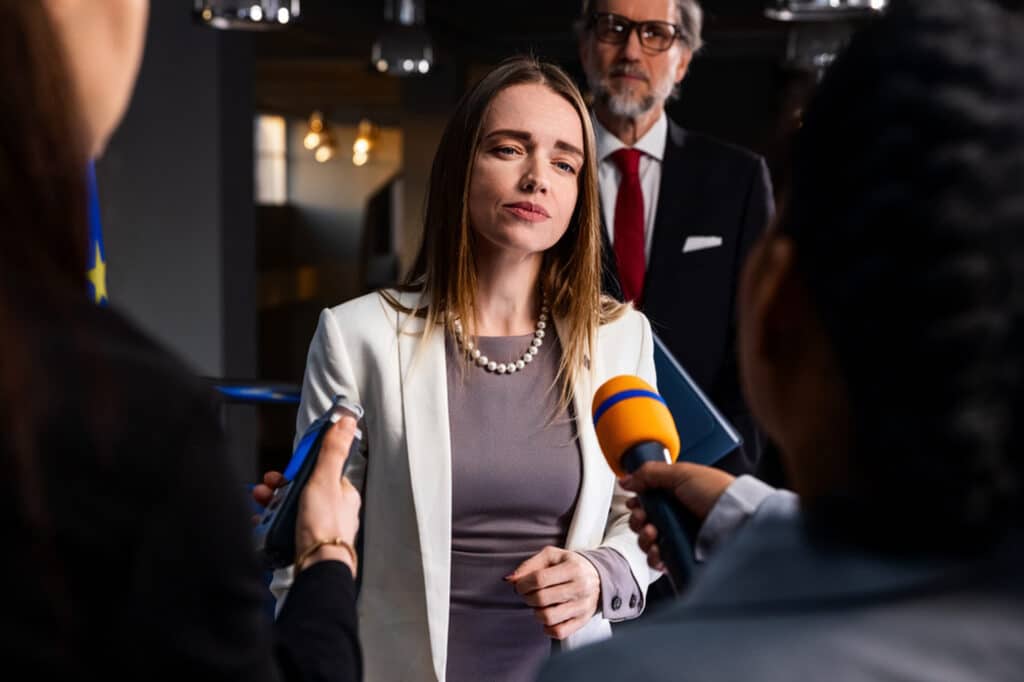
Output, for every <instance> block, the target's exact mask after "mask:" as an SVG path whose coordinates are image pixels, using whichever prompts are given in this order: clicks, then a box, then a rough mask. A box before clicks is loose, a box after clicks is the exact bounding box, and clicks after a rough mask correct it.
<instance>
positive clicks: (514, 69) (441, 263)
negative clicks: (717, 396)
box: [382, 57, 626, 407]
mask: <svg viewBox="0 0 1024 682" xmlns="http://www.w3.org/2000/svg"><path fill="white" fill-rule="evenodd" d="M523 84H540V85H544V86H546V87H548V88H549V89H550V90H551V91H552V92H554V93H555V94H557V95H560V96H561V97H563V98H564V99H565V100H566V101H567V102H569V104H571V105H572V106H573V108H574V109H575V110H576V113H577V115H578V116H579V120H580V125H581V126H582V127H583V151H584V156H585V159H584V161H583V166H582V168H581V169H580V174H579V180H578V182H579V195H578V199H577V202H576V209H575V211H574V212H573V216H572V219H571V220H570V222H569V227H568V229H567V230H566V232H565V234H564V235H563V236H562V238H561V239H560V240H559V241H558V243H556V244H555V245H554V246H553V247H551V248H550V249H548V251H546V252H545V253H544V263H543V265H542V268H541V275H540V278H541V281H540V284H541V287H542V291H543V293H544V295H545V296H546V297H547V300H548V302H549V305H550V307H551V313H552V315H553V316H554V317H555V318H556V319H557V320H558V321H559V326H560V328H561V330H562V335H561V336H560V338H559V341H560V342H561V345H562V357H561V360H560V361H559V368H558V374H557V379H556V382H557V383H559V384H560V386H561V401H560V404H561V406H562V407H567V406H568V405H569V404H570V402H571V399H572V387H573V386H574V385H575V383H576V379H577V377H578V376H579V374H580V372H581V371H583V370H585V369H586V368H588V367H589V366H590V357H591V356H592V355H593V352H594V343H595V340H596V337H597V328H598V326H599V325H600V324H604V323H605V322H608V321H611V320H613V319H615V318H617V317H619V316H620V315H621V314H622V313H623V312H624V311H625V310H626V306H625V305H623V304H621V303H618V302H617V301H615V300H614V299H611V298H609V297H606V296H603V295H602V294H601V232H600V230H601V222H600V218H599V216H600V213H599V206H600V204H599V199H598V193H597V160H596V143H595V142H594V130H593V126H592V125H591V122H590V114H589V113H588V111H587V106H586V104H585V103H584V101H583V97H582V95H580V92H579V89H578V88H577V87H576V85H575V84H574V83H573V81H572V79H571V78H570V77H569V76H568V74H566V73H565V72H564V71H563V70H562V69H560V68H559V67H557V66H555V65H554V64H550V63H546V62H542V61H539V60H537V59H535V58H533V57H513V58H510V59H507V60H505V61H504V62H502V63H501V64H499V65H498V66H497V67H496V68H495V69H494V70H493V71H491V72H490V73H489V74H487V75H486V76H484V78H483V79H481V80H480V81H479V82H478V83H477V84H476V85H474V86H473V87H472V88H471V89H470V90H469V92H467V93H466V94H465V95H464V96H463V97H462V99H461V100H460V101H459V104H458V106H457V107H456V109H455V113H454V114H453V115H452V118H451V120H450V121H449V122H448V125H447V126H446V127H445V130H444V134H443V135H442V137H441V142H440V144H439V145H438V149H437V153H436V154H435V156H434V163H433V166H432V167H431V171H430V186H429V190H428V193H427V207H426V218H425V221H424V226H423V241H422V244H421V245H420V250H419V253H418V255H417V256H416V261H415V262H414V264H413V267H412V269H411V270H410V272H409V275H408V276H407V278H406V281H405V283H404V284H403V285H402V286H401V287H399V290H401V291H422V292H425V295H426V297H427V300H426V301H425V302H424V303H425V306H424V307H423V308H421V309H419V310H409V309H407V308H405V306H403V305H402V304H401V303H400V302H399V301H398V300H397V299H396V298H395V297H394V296H392V295H390V294H389V293H388V292H382V295H383V296H384V297H385V299H386V300H387V301H388V302H389V303H390V304H391V305H392V306H393V307H394V308H396V309H397V310H400V311H403V312H408V313H414V314H418V315H420V316H424V317H426V325H425V328H424V335H428V334H430V333H431V332H432V331H433V330H434V328H435V326H436V325H438V324H442V325H444V326H445V328H446V329H447V330H448V332H449V333H450V334H454V327H453V324H454V320H455V319H459V320H462V326H463V329H464V332H465V333H466V334H467V335H468V336H469V337H470V338H473V337H474V333H473V325H474V319H475V318H474V315H473V308H474V301H475V297H476V289H477V272H476V258H475V248H476V246H475V245H476V238H475V233H474V232H473V229H472V228H471V227H470V220H469V186H470V178H471V177H472V173H473V164H474V162H475V159H476V156H477V149H478V147H479V144H480V137H481V129H482V128H483V122H484V120H485V118H486V115H487V111H488V109H489V108H490V106H491V103H492V102H493V101H494V98H495V97H496V96H497V95H498V93H500V92H501V91H502V90H504V89H505V88H508V87H510V86H513V85H523ZM467 360H468V355H467Z"/></svg>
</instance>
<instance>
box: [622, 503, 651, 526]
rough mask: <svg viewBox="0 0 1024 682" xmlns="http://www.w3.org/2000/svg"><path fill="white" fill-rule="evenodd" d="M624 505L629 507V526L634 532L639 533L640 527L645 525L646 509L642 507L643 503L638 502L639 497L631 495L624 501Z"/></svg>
mask: <svg viewBox="0 0 1024 682" xmlns="http://www.w3.org/2000/svg"><path fill="white" fill-rule="evenodd" d="M626 506H627V507H629V509H630V512H629V528H630V530H632V531H633V532H634V533H639V532H640V529H641V528H643V527H644V526H645V525H647V510H646V509H644V506H643V504H641V503H640V500H639V498H636V497H632V498H630V499H629V500H627V501H626Z"/></svg>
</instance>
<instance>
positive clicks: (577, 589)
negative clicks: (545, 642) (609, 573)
mask: <svg viewBox="0 0 1024 682" xmlns="http://www.w3.org/2000/svg"><path fill="white" fill-rule="evenodd" d="M505 580H508V581H509V582H511V583H512V584H513V585H514V586H515V588H516V592H518V593H519V594H521V595H522V596H523V600H524V601H525V602H526V603H527V604H528V605H530V606H531V607H533V612H534V614H536V616H537V620H539V621H540V622H541V624H542V625H543V626H544V632H545V634H547V635H548V636H549V637H554V638H555V639H565V638H566V637H568V636H569V635H571V634H572V633H574V632H576V631H577V630H579V629H580V628H581V627H583V626H584V625H585V624H586V623H587V621H589V620H590V619H591V617H592V616H593V615H594V614H595V613H597V606H598V601H599V599H600V597H601V578H600V577H599V576H598V573H597V569H596V568H594V565H593V564H592V563H590V562H589V561H588V560H587V559H586V558H584V557H583V556H582V555H581V554H577V553H576V552H570V551H568V550H564V549H559V548H558V547H545V548H544V549H542V550H541V551H539V552H537V553H536V554H534V555H533V556H532V557H530V558H529V559H527V560H526V561H524V562H523V563H521V564H520V565H519V567H518V568H516V570H515V571H513V572H512V573H511V574H510V575H508V576H506V577H505Z"/></svg>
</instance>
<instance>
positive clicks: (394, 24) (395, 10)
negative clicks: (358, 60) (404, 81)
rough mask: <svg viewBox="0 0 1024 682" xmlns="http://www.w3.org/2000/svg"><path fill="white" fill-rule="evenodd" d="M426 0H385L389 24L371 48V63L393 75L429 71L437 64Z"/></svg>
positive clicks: (410, 74) (382, 71) (385, 14)
mask: <svg viewBox="0 0 1024 682" xmlns="http://www.w3.org/2000/svg"><path fill="white" fill-rule="evenodd" d="M425 13H426V10H425V7H424V0H385V6H384V17H385V19H387V21H388V25H387V26H386V27H385V29H384V31H383V32H382V33H381V34H380V36H379V37H378V38H377V40H376V41H375V42H374V44H373V48H372V50H371V51H370V63H371V65H372V66H373V67H374V68H375V69H376V70H377V71H379V72H381V73H389V74H391V75H393V76H415V75H417V74H420V75H422V74H426V73H429V72H430V70H431V69H432V68H433V66H434V47H433V44H432V43H431V40H430V34H429V33H428V32H427V30H426V28H425V27H424V22H425Z"/></svg>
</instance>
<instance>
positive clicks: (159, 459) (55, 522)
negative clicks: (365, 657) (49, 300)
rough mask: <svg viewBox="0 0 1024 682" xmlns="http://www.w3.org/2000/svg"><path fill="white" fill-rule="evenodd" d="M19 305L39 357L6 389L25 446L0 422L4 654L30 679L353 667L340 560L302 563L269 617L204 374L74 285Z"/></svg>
mask: <svg viewBox="0 0 1024 682" xmlns="http://www.w3.org/2000/svg"><path fill="white" fill-rule="evenodd" d="M24 307H25V310H23V311H21V312H23V313H24V314H23V316H22V317H21V318H19V320H18V321H19V323H21V322H24V326H25V329H26V331H27V338H28V343H25V344H21V345H22V346H24V347H23V348H22V350H23V352H25V353H28V354H29V355H34V356H35V359H36V361H35V363H33V365H34V366H35V367H36V368H37V370H36V372H35V374H34V375H33V376H32V377H31V378H30V379H31V384H30V385H29V390H26V391H24V394H23V395H22V396H20V400H19V403H20V405H19V404H14V405H12V404H9V403H8V404H4V406H3V407H4V408H5V411H6V412H7V413H10V412H12V411H18V412H19V413H20V415H21V418H20V419H19V422H18V423H20V424H23V425H26V426H28V425H32V426H34V427H35V428H34V429H33V433H31V439H30V448H29V450H28V452H30V453H31V456H30V457H29V458H26V457H24V456H16V452H19V451H24V450H23V449H19V450H15V449H14V447H13V446H12V445H11V443H12V440H11V439H9V438H3V437H0V465H2V467H3V470H4V472H5V475H4V476H3V477H2V479H0V481H2V482H0V505H2V509H3V511H4V519H5V524H4V529H5V534H4V537H5V548H4V557H5V558H4V561H3V562H0V564H2V568H0V581H2V583H3V584H4V585H5V586H6V587H7V590H6V595H5V600H4V608H3V612H2V616H0V619H2V622H3V624H4V628H3V630H4V632H5V633H7V634H6V635H5V637H4V640H5V641H4V647H3V649H4V653H5V659H6V665H8V666H10V667H11V668H12V669H16V668H20V669H22V670H30V671H32V672H31V677H33V678H37V679H80V678H83V677H84V678H99V679H106V680H139V679H144V680H206V679H211V680H212V679H217V680H239V682H243V681H244V682H253V681H256V680H260V681H262V680H279V679H296V680H298V679H305V680H314V679H315V680H357V679H359V677H360V675H361V657H360V653H359V647H358V641H357V638H356V625H355V607H354V592H355V590H354V586H353V583H352V576H351V574H350V572H349V570H348V568H347V567H345V566H344V565H343V564H342V563H340V562H336V561H334V562H332V561H325V562H320V563H317V564H314V565H313V566H311V567H309V568H308V569H307V570H306V571H303V572H302V573H301V574H300V575H299V576H298V580H296V582H295V585H294V587H293V588H292V594H291V597H290V599H289V600H288V603H287V605H286V606H285V608H284V609H283V610H282V613H281V615H280V617H279V619H278V621H277V623H276V624H273V623H272V622H271V619H270V617H269V615H268V613H267V609H266V605H267V604H268V599H269V593H268V590H267V585H266V583H265V581H264V579H263V576H262V572H261V570H260V566H259V565H258V563H257V559H256V555H255V553H254V552H253V551H252V547H251V532H252V526H251V524H250V521H249V518H248V517H249V512H248V505H247V503H246V499H245V498H246V494H247V493H246V491H245V487H244V485H243V481H242V480H241V478H240V477H239V476H238V473H237V472H236V471H234V468H233V467H232V466H231V465H230V463H229V462H228V460H227V458H226V456H225V453H224V450H223V448H222V443H221V433H220V424H219V414H218V408H217V405H216V404H215V402H214V400H213V396H212V395H210V393H209V391H208V389H206V388H205V387H204V386H202V385H201V384H200V383H199V382H198V381H197V380H196V379H194V378H193V377H192V376H191V375H190V374H189V372H188V370H187V369H186V368H185V367H184V366H183V365H181V364H180V363H179V362H177V361H176V360H175V359H174V358H172V357H171V356H170V355H169V354H168V353H167V352H166V351H164V350H162V349H161V348H159V347H158V346H157V345H156V344H155V343H153V342H152V341H151V340H149V339H148V338H146V337H145V336H144V335H143V334H142V333H140V332H139V331H138V330H137V329H136V328H135V327H134V326H133V325H131V324H130V323H128V322H127V321H126V320H124V319H123V318H121V317H120V316H119V315H117V314H116V313H114V312H112V311H110V310H106V309H100V308H97V307H96V306H94V305H92V304H90V303H87V302H86V301H85V297H84V296H82V297H81V301H80V302H79V301H75V302H73V303H70V304H66V305H65V306H64V308H63V309H60V310H51V309H47V308H46V307H45V306H36V305H33V304H32V303H31V302H30V303H28V304H26V305H25V306H24ZM8 319H10V318H8ZM6 374H7V373H6V372H5V375H6ZM5 388H6V387H5ZM36 408H38V409H36ZM33 412H34V413H35V414H36V417H35V418H34V419H32V418H30V417H29V416H26V413H33Z"/></svg>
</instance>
